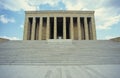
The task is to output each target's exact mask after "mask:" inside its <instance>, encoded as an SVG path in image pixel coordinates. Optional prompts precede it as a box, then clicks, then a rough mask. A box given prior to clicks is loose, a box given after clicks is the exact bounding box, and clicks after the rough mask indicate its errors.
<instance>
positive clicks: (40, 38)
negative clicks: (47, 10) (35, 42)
mask: <svg viewBox="0 0 120 78" xmlns="http://www.w3.org/2000/svg"><path fill="white" fill-rule="evenodd" d="M42 20H43V18H42V17H40V20H39V40H42V23H43V21H42Z"/></svg>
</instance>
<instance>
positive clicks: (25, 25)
mask: <svg viewBox="0 0 120 78" xmlns="http://www.w3.org/2000/svg"><path fill="white" fill-rule="evenodd" d="M28 35H29V34H28V17H25V23H24V37H23V40H28Z"/></svg>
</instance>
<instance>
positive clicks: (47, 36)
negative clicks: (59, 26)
mask: <svg viewBox="0 0 120 78" xmlns="http://www.w3.org/2000/svg"><path fill="white" fill-rule="evenodd" d="M49 38H50V18H49V17H47V31H46V40H48V39H49Z"/></svg>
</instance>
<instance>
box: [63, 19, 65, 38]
mask: <svg viewBox="0 0 120 78" xmlns="http://www.w3.org/2000/svg"><path fill="white" fill-rule="evenodd" d="M63 39H66V17H63Z"/></svg>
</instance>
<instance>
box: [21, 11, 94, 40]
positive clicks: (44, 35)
mask: <svg viewBox="0 0 120 78" xmlns="http://www.w3.org/2000/svg"><path fill="white" fill-rule="evenodd" d="M43 17H44V18H45V19H46V21H45V19H44V20H43ZM50 17H53V18H54V29H53V31H54V33H53V35H54V37H53V38H54V39H57V38H58V36H61V35H57V33H58V31H57V26H58V24H57V21H59V20H58V17H62V20H63V22H62V26H63V27H62V29H61V30H62V31H61V33H62V32H63V34H62V37H61V38H63V39H66V25H69V29H68V30H69V36H70V38H69V39H72V40H89V39H92V40H95V39H96V29H95V20H94V11H64V10H60V11H55V10H54V11H25V27H24V37H23V38H24V40H35V38H36V40H48V39H50V37H51V36H50V34H51V32H50V31H51V30H50V27H51V24H50ZM74 17H75V18H77V23H76V25H75V22H74V20H73V18H74ZM29 18H33V21H32V26H30V25H29V20H28V19H29ZM35 18H39V19H41V18H42V21H39V23H40V24H39V27H38V28H39V29H35V28H37V27H36V20H35ZM66 18H70V20H69V22H70V23H69V24H66V23H67V22H66V21H67V20H66ZM81 18H83V19H84V20H83V23H84V24H81ZM87 18H91V23H92V24H91V25H92V28H90V29H91V31H90V34H89V32H88V30H89V29H88V26H89V25H88V22H87V21H88V19H87ZM41 22H42V23H41ZM81 25H83V28H81ZM30 28H31V34H30V33H29V32H30ZM35 30H37V31H39V32H37V33H35V32H36V31H35ZM83 30H84V31H85V32H84V33H83ZM84 34H85V35H84ZM36 36H37V37H36ZM89 36H90V38H89ZM30 37H31V38H30ZM82 37H83V38H82ZM84 37H85V38H84Z"/></svg>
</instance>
